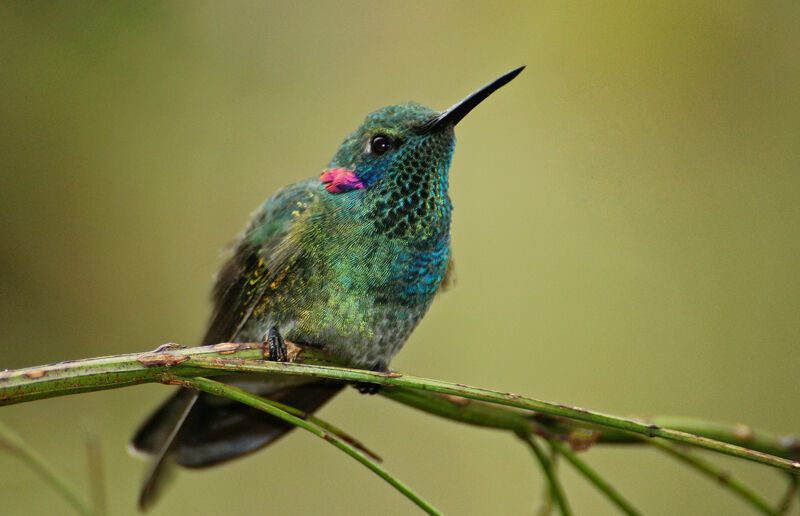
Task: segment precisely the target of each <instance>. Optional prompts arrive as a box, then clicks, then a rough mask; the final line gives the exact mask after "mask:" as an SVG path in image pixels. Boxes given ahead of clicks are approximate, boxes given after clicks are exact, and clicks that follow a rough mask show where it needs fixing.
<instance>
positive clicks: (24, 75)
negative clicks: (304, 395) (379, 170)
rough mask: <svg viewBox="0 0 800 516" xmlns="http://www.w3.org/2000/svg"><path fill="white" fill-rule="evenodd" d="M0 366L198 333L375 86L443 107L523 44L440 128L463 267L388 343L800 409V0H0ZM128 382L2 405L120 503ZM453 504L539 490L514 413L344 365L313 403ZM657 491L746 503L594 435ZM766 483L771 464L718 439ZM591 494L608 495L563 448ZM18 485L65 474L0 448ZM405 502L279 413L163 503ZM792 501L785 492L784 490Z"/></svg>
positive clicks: (39, 487)
mask: <svg viewBox="0 0 800 516" xmlns="http://www.w3.org/2000/svg"><path fill="white" fill-rule="evenodd" d="M0 49H2V50H0V163H2V165H1V166H2V168H1V169H0V170H2V172H1V175H0V289H2V294H3V295H2V296H0V314H1V315H0V332H2V338H3V344H2V345H1V346H0V368H14V367H21V366H26V365H33V364H37V363H43V362H52V361H57V360H65V359H69V358H78V357H87V356H94V355H104V354H113V353H120V352H130V351H138V350H144V349H150V348H154V347H156V346H157V345H158V344H160V343H163V342H167V341H175V342H180V343H185V344H192V343H194V342H196V340H197V339H198V338H199V336H200V334H201V332H202V331H203V324H204V321H205V318H206V314H207V309H208V307H207V293H208V291H209V288H210V285H211V275H212V273H213V272H214V270H215V269H216V267H218V266H219V264H220V263H221V255H220V253H219V252H218V251H219V249H221V248H222V247H223V246H224V245H225V244H226V243H227V242H229V241H231V240H232V239H233V237H234V235H236V233H237V232H238V231H239V230H240V229H241V227H242V226H243V225H244V223H245V221H246V220H247V217H248V215H249V213H250V212H251V211H252V210H253V209H254V208H255V207H256V206H257V205H258V204H259V203H260V202H261V201H262V200H263V199H264V198H266V197H267V196H269V195H270V194H271V193H272V192H273V191H275V190H276V189H277V188H279V187H281V186H282V185H284V184H287V183H290V182H293V181H296V180H300V179H303V178H306V177H310V176H313V175H315V174H318V173H319V172H320V170H321V169H322V167H323V166H324V165H325V164H326V163H327V162H328V160H329V158H330V156H331V155H332V154H333V152H334V151H335V149H336V147H337V146H338V144H339V143H340V141H341V139H343V138H344V136H345V135H347V134H348V133H349V132H350V131H351V130H352V129H353V128H354V127H355V126H356V125H357V124H358V123H359V122H360V121H361V120H362V119H363V117H364V115H366V113H367V112H369V111H371V110H372V109H375V108H377V107H380V106H383V105H387V104H392V103H397V102H404V101H407V100H416V101H418V102H422V103H424V104H428V105H432V106H435V107H439V108H444V107H447V106H449V105H451V104H452V103H454V102H455V101H457V100H459V99H460V98H462V97H463V96H464V95H465V94H467V93H469V92H470V91H472V90H474V89H475V88H477V87H479V86H481V85H482V84H484V83H486V82H487V81H489V80H491V79H493V78H494V77H495V76H497V75H499V74H500V73H502V72H505V71H507V70H509V69H511V68H513V67H516V66H518V65H520V64H526V65H527V66H528V68H527V69H526V70H525V72H523V74H522V75H520V77H519V78H517V79H516V80H515V81H514V82H513V83H511V84H510V85H509V86H507V87H506V88H504V89H503V90H501V91H500V92H498V93H497V94H496V95H494V96H493V97H492V98H491V99H489V101H487V102H486V103H485V104H484V105H481V106H480V108H478V109H477V110H476V111H475V112H473V113H472V114H470V116H469V118H468V119H467V120H465V121H464V122H463V123H462V124H461V125H459V127H458V137H459V143H458V146H457V150H456V155H455V160H454V163H453V168H452V173H451V178H452V179H451V184H452V197H453V201H454V203H455V212H454V224H453V240H454V249H455V256H456V261H457V265H458V278H459V285H458V287H457V288H456V289H455V290H453V291H452V292H451V293H448V294H447V295H445V296H442V297H441V298H440V299H439V300H438V301H437V302H436V303H435V305H434V307H433V309H432V310H431V313H430V314H429V315H428V317H427V318H426V320H425V321H423V323H422V325H421V326H420V327H419V329H418V330H417V331H416V333H415V334H414V335H413V336H412V338H411V339H410V341H409V342H408V345H407V346H406V348H405V349H404V350H403V352H402V353H401V354H400V355H399V356H398V357H397V359H396V360H395V362H394V364H393V365H394V367H395V368H397V369H400V370H403V371H407V372H409V373H413V374H417V375H421V376H430V377H436V378H441V379H447V380H453V381H459V382H464V383H467V384H474V385H479V386H485V387H490V388H497V389H501V390H506V391H513V392H519V393H525V394H528V395H531V396H534V397H538V398H544V399H550V400H557V401H561V402H564V403H571V404H576V405H581V406H587V407H591V408H595V409H599V410H603V411H606V412H610V413H616V414H642V415H647V414H676V415H692V416H698V417H703V418H708V419H714V420H721V421H732V422H743V423H749V424H752V425H754V426H758V427H761V428H764V429H768V430H771V431H774V432H776V433H789V432H795V433H800V411H798V409H797V407H798V406H799V405H800V389H798V376H797V371H798V366H800V352H799V351H798V344H800V275H798V261H799V259H800V202H798V201H799V200H800V94H799V93H798V92H800V58H799V57H798V56H800V4H798V3H797V2H788V1H787V2H751V1H731V2H707V1H700V2H696V1H695V2H688V1H684V2H669V3H656V2H582V3H566V2H519V3H513V4H506V5H501V4H494V3H492V4H488V3H487V4H481V3H461V2H412V3H407V2H393V3H387V2H371V3H359V2H336V3H333V2H331V3H328V4H318V3H314V4H310V3H309V4H304V3H290V2H287V3H284V4H282V5H271V4H270V3H251V4H244V3H238V4H229V3H222V2H219V3H197V2H182V3H166V4H155V3H129V4H116V3H111V4H105V3H98V4H92V5H80V4H72V3H62V4H58V5H44V4H36V5H32V4H29V3H24V2H17V3H12V2H4V3H3V4H0ZM165 394H166V391H165V388H164V387H160V386H147V387H139V388H131V389H124V390H118V391H110V392H104V393H99V394H92V395H85V396H78V397H68V398H61V399H54V400H48V401H43V402H37V403H32V404H26V405H20V406H13V407H9V408H4V409H2V410H0V418H2V420H3V421H4V422H6V423H7V424H9V425H11V426H12V427H13V428H15V429H16V430H17V431H18V432H20V433H22V434H23V435H25V436H26V438H27V439H28V440H29V442H30V443H31V444H32V445H34V446H35V447H36V448H37V449H39V450H40V451H41V452H43V453H44V454H45V455H46V456H47V457H49V458H50V459H52V460H53V462H54V463H55V464H56V465H57V466H58V468H59V469H60V470H61V471H63V472H65V473H66V474H67V475H68V476H69V477H70V478H71V479H73V480H74V481H75V482H77V483H80V484H82V485H85V484H86V480H85V478H86V475H85V469H86V466H85V460H84V457H85V449H84V444H83V439H82V435H83V428H86V427H89V428H93V429H95V431H97V432H98V433H99V434H100V436H101V438H102V444H103V449H104V457H105V460H106V477H107V480H108V496H109V500H110V507H111V510H112V513H113V514H133V513H134V502H135V496H136V491H137V489H138V484H139V481H140V479H141V476H142V473H143V467H144V466H143V464H142V463H141V462H139V461H137V460H135V459H132V458H130V457H129V456H128V455H127V454H126V451H125V445H126V441H127V439H128V437H129V435H130V434H131V432H132V431H133V429H134V427H135V426H136V425H137V424H138V422H139V421H140V420H141V418H142V417H143V416H144V415H145V414H146V413H147V412H148V411H149V410H150V409H151V408H152V406H153V405H154V404H155V403H156V402H157V401H158V400H159V399H160V398H162V397H163V396H164V395H165ZM322 415H323V416H324V417H325V418H327V419H329V420H331V421H332V422H334V423H336V424H338V425H340V426H342V427H344V428H346V429H348V430H349V431H351V432H352V433H354V434H355V435H357V436H358V437H359V438H360V439H362V440H364V441H365V442H366V443H367V444H368V445H369V446H370V447H371V448H373V449H375V450H376V451H378V452H379V453H380V454H381V455H382V456H383V457H384V458H385V459H386V462H385V466H386V467H387V468H388V469H389V470H390V471H392V472H394V473H396V474H397V475H398V476H399V477H400V478H401V479H404V480H405V481H407V482H408V483H409V484H410V485H411V486H412V487H413V488H415V489H416V490H418V491H419V492H420V493H421V494H423V495H424V496H425V497H427V498H428V499H429V500H430V501H431V502H433V503H434V505H436V506H438V507H439V508H441V509H442V510H443V511H444V512H445V513H448V514H475V515H478V514H481V515H482V514H531V512H532V510H533V508H534V507H535V506H536V504H537V503H538V502H539V501H540V500H541V493H542V489H543V483H542V478H541V474H540V472H539V471H538V469H537V467H536V465H535V463H534V460H533V459H532V457H531V456H529V453H528V451H527V450H526V449H525V448H524V447H523V446H522V445H520V444H519V443H518V442H516V441H515V440H514V439H513V438H511V437H510V436H507V435H505V434H501V433H497V432H491V431H485V430H479V429H475V428H470V427H466V426H460V425H456V424H453V423H449V422H446V421H442V420H438V419H435V418H432V417H428V416H424V415H422V414H419V413H417V412H414V411H412V410H410V409H406V408H404V407H402V406H397V405H394V404H392V403H391V402H389V401H387V400H385V399H382V398H380V397H365V396H359V395H358V394H357V393H356V392H355V391H353V390H350V391H348V392H346V393H345V394H343V395H341V396H340V397H338V398H337V399H336V400H335V401H333V402H332V403H331V404H330V405H328V406H327V407H326V408H325V409H324V410H323V412H322ZM584 458H585V459H586V460H588V461H589V462H590V463H591V464H592V465H593V466H594V467H596V468H597V469H598V470H599V471H601V472H603V473H604V474H606V475H607V478H608V479H609V481H611V482H612V483H614V484H615V485H616V486H617V487H618V488H619V489H620V490H621V491H622V492H623V493H624V494H625V495H626V496H627V497H628V498H629V499H630V500H631V501H632V502H633V503H634V504H635V505H637V506H638V507H640V508H641V509H642V510H643V511H644V512H645V513H647V514H653V515H673V514H750V513H751V512H749V509H746V508H745V507H744V506H743V505H741V504H740V503H739V502H738V501H737V500H735V499H734V498H733V497H732V496H731V495H730V494H729V493H727V492H725V491H723V490H722V489H721V488H720V487H719V486H718V485H717V484H716V483H714V482H711V481H709V480H706V479H702V478H700V477H698V476H697V475H696V474H695V473H694V472H691V471H688V470H686V469H684V468H683V467H682V466H679V465H677V464H675V463H673V462H672V461H671V460H670V459H668V458H666V457H664V456H661V455H658V454H657V453H656V452H653V451H646V450H643V449H636V450H623V449H596V450H592V451H591V452H590V453H588V454H585V455H584ZM722 464H723V465H725V466H726V467H730V468H731V469H732V470H733V471H735V472H736V474H737V475H740V476H741V477H742V478H744V479H746V480H748V481H752V482H753V483H754V485H755V486H757V487H758V488H759V489H761V490H762V491H764V492H765V493H767V494H768V495H769V496H770V497H772V498H776V497H777V496H778V495H779V493H780V492H781V490H782V489H783V478H782V477H781V476H780V475H779V474H777V473H776V472H773V471H770V470H768V469H766V468H764V467H760V466H752V465H741V464H739V463H737V462H733V461H728V460H724V461H722ZM562 470H563V471H564V472H565V475H564V477H565V483H566V489H567V491H568V493H569V495H570V498H571V501H572V503H573V505H574V507H575V512H576V513H577V514H580V515H587V514H588V515H593V514H600V515H602V514H609V513H611V512H612V511H613V510H612V508H611V506H609V505H608V504H607V502H606V501H605V500H604V499H602V498H601V497H600V496H599V495H597V494H596V493H595V492H594V491H593V490H592V489H591V488H590V487H589V486H588V485H587V484H586V482H585V481H583V480H582V479H580V478H578V477H577V476H576V475H574V474H572V473H571V472H570V471H569V468H568V467H566V465H563V466H562ZM0 499H2V501H3V502H2V505H3V512H4V513H5V514H22V513H36V512H40V513H52V514H57V513H62V512H65V511H66V510H67V507H66V505H65V504H64V502H63V501H62V500H61V499H59V498H58V497H57V496H56V495H55V494H53V493H52V492H51V491H50V490H49V489H48V487H47V486H46V485H45V484H43V483H42V482H41V481H39V480H38V479H37V478H35V477H34V475H33V474H32V473H30V472H29V471H28V470H27V469H25V468H23V467H20V466H19V464H18V463H17V462H16V459H15V458H13V457H11V456H9V455H4V454H2V453H0ZM190 513H191V514H266V513H270V514H311V513H324V514H414V513H415V508H414V507H413V506H412V505H411V504H410V503H409V502H408V501H406V500H405V499H403V498H402V497H401V496H400V495H398V494H397V493H396V492H394V491H393V490H392V489H391V488H389V487H388V486H387V485H386V484H384V483H383V482H382V481H380V480H379V479H377V477H375V476H374V475H373V474H371V473H369V472H368V471H367V470H366V469H364V468H363V467H361V466H359V465H357V464H356V463H355V462H354V461H352V460H350V459H348V458H346V457H345V456H344V455H343V454H341V453H340V452H338V451H336V450H335V449H333V448H332V447H330V446H326V445H325V444H324V443H322V442H320V441H318V440H316V439H315V438H313V437H310V436H308V435H301V434H300V432H297V433H296V435H292V436H291V437H290V438H287V439H286V440H285V441H283V442H281V443H280V445H277V446H275V447H274V448H273V449H270V450H269V451H265V452H263V453H259V454H257V455H255V456H253V457H251V458H248V459H246V460H242V461H238V462H235V463H231V464H229V465H227V466H225V467H220V468H216V469H212V470H208V471H204V472H201V473H195V472H190V473H183V474H181V475H179V476H178V478H177V480H176V482H175V483H174V485H173V486H172V489H171V490H170V492H168V493H167V496H166V497H165V498H164V500H163V501H162V503H160V504H159V505H157V506H156V508H155V510H154V511H153V514H190ZM796 513H797V511H796V512H795V514H796Z"/></svg>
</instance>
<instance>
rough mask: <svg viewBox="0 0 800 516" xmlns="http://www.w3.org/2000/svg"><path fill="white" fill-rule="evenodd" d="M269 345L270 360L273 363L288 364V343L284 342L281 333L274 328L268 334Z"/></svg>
mask: <svg viewBox="0 0 800 516" xmlns="http://www.w3.org/2000/svg"><path fill="white" fill-rule="evenodd" d="M267 344H268V345H269V358H268V360H271V361H273V362H286V360H287V359H288V355H287V352H286V342H285V341H284V340H283V336H282V335H281V332H279V331H278V328H277V327H276V326H273V327H272V328H270V329H269V332H267Z"/></svg>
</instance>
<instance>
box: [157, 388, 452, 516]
mask: <svg viewBox="0 0 800 516" xmlns="http://www.w3.org/2000/svg"><path fill="white" fill-rule="evenodd" d="M172 383H176V384H179V385H183V386H184V387H189V388H192V389H197V390H201V391H204V392H208V393H210V394H216V395H218V396H224V397H226V398H228V399H231V400H233V401H238V402H240V403H244V404H245V405H249V406H251V407H253V408H256V409H258V410H262V411H264V412H266V413H268V414H270V415H273V416H275V417H279V418H281V419H283V420H285V421H287V422H289V423H291V424H293V425H295V426H298V427H300V428H302V429H303V430H306V431H308V432H311V433H312V434H314V435H316V436H317V437H320V438H321V439H324V440H325V441H327V442H329V443H331V444H332V445H334V446H335V447H337V448H339V449H340V450H342V451H343V452H345V453H346V454H348V455H350V456H351V457H353V458H354V459H356V460H357V461H358V462H360V463H361V464H363V465H364V466H366V467H367V468H368V469H370V470H372V472H373V473H375V474H376V475H378V476H379V477H381V478H382V479H383V480H385V481H386V482H388V483H389V484H390V485H392V486H393V487H394V488H395V489H397V490H398V491H400V493H402V494H403V495H404V496H406V497H407V498H408V499H409V500H411V501H412V502H414V503H415V504H417V506H419V507H420V508H421V509H422V510H423V511H425V512H427V513H428V514H433V515H440V514H441V513H440V512H439V511H438V510H436V508H435V507H433V506H432V505H431V504H430V503H428V502H427V501H425V500H424V499H423V498H422V497H421V496H419V495H418V494H416V493H415V492H414V491H412V490H411V488H409V487H408V486H407V485H405V484H404V483H403V482H401V481H400V480H399V479H398V478H396V477H395V476H393V475H392V474H390V473H389V472H388V471H386V470H385V469H383V468H382V467H380V466H379V465H378V464H377V463H376V462H374V461H373V460H371V459H370V458H369V457H368V456H367V455H365V454H363V453H361V452H359V451H358V450H356V449H355V448H354V447H353V446H351V445H350V444H349V443H347V442H346V441H344V440H342V439H340V438H339V437H337V436H336V435H334V434H332V433H328V432H327V431H325V430H324V429H322V428H320V427H318V426H316V425H314V424H312V423H311V422H309V421H307V420H304V419H301V418H299V417H297V416H294V415H292V414H289V413H288V412H285V411H283V410H281V409H280V408H278V407H277V406H275V404H273V403H272V402H271V401H269V400H266V399H264V398H262V397H260V396H256V395H255V394H252V393H249V392H247V391H245V390H242V389H239V388H238V387H234V386H232V385H226V384H224V383H220V382H217V381H214V380H210V379H208V378H199V377H198V378H174V379H173V381H172Z"/></svg>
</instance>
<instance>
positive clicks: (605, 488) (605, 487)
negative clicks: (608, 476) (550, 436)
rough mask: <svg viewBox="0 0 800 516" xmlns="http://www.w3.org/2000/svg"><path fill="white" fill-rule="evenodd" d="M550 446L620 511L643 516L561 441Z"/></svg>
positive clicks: (551, 442)
mask: <svg viewBox="0 0 800 516" xmlns="http://www.w3.org/2000/svg"><path fill="white" fill-rule="evenodd" d="M550 444H551V445H552V446H553V448H555V450H556V451H557V452H558V453H559V454H561V455H563V456H564V458H565V459H567V460H568V461H569V462H570V464H572V465H573V466H575V469H577V470H578V472H579V473H581V474H582V475H583V476H584V477H586V479H587V480H589V482H591V483H592V484H594V486H595V487H596V488H597V489H598V490H599V491H600V492H601V493H603V494H604V495H606V497H607V498H608V499H609V500H610V501H611V503H613V504H614V505H616V506H617V507H618V508H619V510H621V511H622V512H623V513H625V514H628V515H629V516H641V514H642V513H640V512H639V511H638V510H636V508H635V507H634V506H633V505H631V504H630V502H628V501H627V500H626V499H625V498H623V497H622V495H621V494H619V492H618V491H617V490H616V489H614V488H613V487H612V486H611V484H609V483H608V482H606V481H605V480H604V479H603V477H601V476H600V475H598V474H597V472H596V471H595V470H593V469H592V468H591V467H590V466H589V465H588V464H586V463H585V462H583V461H582V460H581V459H579V458H578V456H577V454H576V453H575V452H573V451H572V450H570V449H569V448H568V447H567V446H565V445H564V444H563V443H561V442H559V441H555V440H553V441H550Z"/></svg>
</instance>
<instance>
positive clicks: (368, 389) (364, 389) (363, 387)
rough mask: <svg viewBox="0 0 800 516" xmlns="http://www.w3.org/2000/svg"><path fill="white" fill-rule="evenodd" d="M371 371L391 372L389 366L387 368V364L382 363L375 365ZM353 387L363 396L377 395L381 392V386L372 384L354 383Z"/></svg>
mask: <svg viewBox="0 0 800 516" xmlns="http://www.w3.org/2000/svg"><path fill="white" fill-rule="evenodd" d="M369 370H370V371H377V372H379V373H386V372H388V371H389V366H387V365H386V363H385V362H383V361H380V362H376V363H375V364H373V366H372V367H370V368H369ZM353 386H354V387H355V388H356V389H358V392H360V393H361V394H377V393H378V391H380V390H381V386H380V385H379V384H377V383H371V382H355V383H353Z"/></svg>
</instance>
